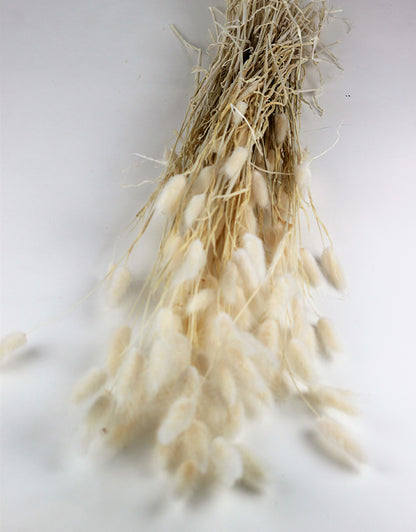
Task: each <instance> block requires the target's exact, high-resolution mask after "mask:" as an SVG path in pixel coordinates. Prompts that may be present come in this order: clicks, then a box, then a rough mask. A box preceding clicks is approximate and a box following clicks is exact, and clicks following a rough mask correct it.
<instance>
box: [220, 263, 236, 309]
mask: <svg viewBox="0 0 416 532" xmlns="http://www.w3.org/2000/svg"><path fill="white" fill-rule="evenodd" d="M239 282H240V274H239V272H238V267H237V265H236V264H235V263H234V262H232V261H229V262H227V264H226V265H225V268H224V271H223V273H222V275H221V279H220V290H221V294H222V296H223V298H224V300H225V302H226V303H227V304H229V305H234V304H235V303H236V301H237V290H236V288H237V285H238V284H239Z"/></svg>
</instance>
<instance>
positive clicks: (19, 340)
mask: <svg viewBox="0 0 416 532" xmlns="http://www.w3.org/2000/svg"><path fill="white" fill-rule="evenodd" d="M26 343H27V338H26V334H25V333H24V332H21V331H17V332H13V333H10V334H7V335H6V336H3V338H2V339H1V341H0V359H1V358H2V357H3V356H5V355H6V354H7V353H11V352H12V351H15V350H16V349H19V347H22V346H24V345H25V344H26Z"/></svg>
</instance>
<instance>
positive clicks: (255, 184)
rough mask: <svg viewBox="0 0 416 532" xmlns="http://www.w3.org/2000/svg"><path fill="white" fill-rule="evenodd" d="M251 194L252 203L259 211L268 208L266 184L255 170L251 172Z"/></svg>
mask: <svg viewBox="0 0 416 532" xmlns="http://www.w3.org/2000/svg"><path fill="white" fill-rule="evenodd" d="M251 194H252V198H253V201H254V203H255V204H256V205H258V206H259V207H260V208H261V209H267V208H268V207H269V205H270V197H269V190H268V188H267V184H266V181H265V179H264V177H263V175H262V174H261V173H260V172H258V171H257V170H254V172H253V177H252V183H251Z"/></svg>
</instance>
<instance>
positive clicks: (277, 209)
mask: <svg viewBox="0 0 416 532" xmlns="http://www.w3.org/2000/svg"><path fill="white" fill-rule="evenodd" d="M328 16H329V11H328V9H327V6H326V3H325V1H310V2H301V1H300V0H238V1H237V0H227V11H226V15H225V20H224V24H223V26H220V25H219V24H218V23H217V28H220V31H218V33H217V40H216V42H215V43H214V44H213V45H212V49H214V50H215V51H216V52H215V53H216V55H215V58H214V60H213V62H212V64H211V66H210V67H209V69H208V70H207V71H204V72H203V75H202V79H201V80H200V81H199V83H198V85H197V88H196V91H195V94H194V96H193V98H192V100H191V103H190V106H189V110H188V113H187V117H186V119H185V121H184V124H183V126H182V128H181V130H180V132H179V134H178V137H177V140H176V143H175V145H174V147H173V149H172V150H171V151H170V152H169V156H168V160H167V163H166V168H165V171H164V173H163V175H162V176H161V179H160V182H159V185H158V186H157V188H156V190H155V191H154V193H153V194H152V195H151V197H150V199H149V200H148V202H147V203H146V205H145V206H144V207H143V208H142V210H141V211H140V212H139V213H138V214H137V238H136V239H135V240H134V242H133V243H132V245H131V247H130V249H129V250H128V252H127V254H126V257H125V258H126V262H128V260H129V259H130V258H131V256H132V254H133V253H134V251H135V249H136V244H137V242H138V241H139V239H140V237H141V235H142V234H143V232H144V231H145V230H146V228H147V227H148V225H149V223H150V221H151V219H152V217H153V216H154V214H155V213H158V214H163V215H165V216H166V228H165V232H164V235H163V238H162V242H161V245H160V251H159V255H158V258H157V261H156V264H155V266H154V268H153V271H152V273H151V275H150V277H149V279H148V281H147V283H146V285H145V287H144V289H143V292H142V293H141V294H140V296H139V297H138V299H137V302H136V304H135V306H134V309H133V311H132V312H131V314H130V315H131V316H132V319H131V323H130V324H129V325H130V326H131V327H132V329H133V335H132V338H131V339H130V328H128V327H127V326H126V327H123V328H120V329H119V330H118V331H117V332H116V335H115V337H114V338H113V341H112V345H111V348H110V352H109V355H108V361H107V371H108V374H109V380H108V381H107V382H106V390H105V392H104V393H102V395H100V396H99V397H98V398H97V399H96V400H95V403H93V405H92V407H91V409H90V413H89V415H88V420H89V421H90V423H91V424H92V425H94V426H96V427H97V428H98V429H99V434H100V435H101V437H103V438H105V439H107V440H108V441H109V442H111V441H116V442H117V445H122V444H123V443H128V442H129V441H130V440H131V437H132V435H136V434H139V433H140V431H141V430H146V428H147V429H149V428H150V429H151V430H152V431H153V434H154V435H155V440H156V439H157V444H156V447H157V449H158V452H159V455H160V456H161V457H162V458H163V462H164V464H165V465H166V467H167V468H168V469H169V470H172V471H175V472H176V480H177V485H178V488H179V489H180V490H183V489H184V488H186V486H187V485H189V487H194V485H195V483H196V482H197V481H199V480H200V479H202V478H203V477H204V476H207V475H208V476H211V477H215V478H217V479H219V480H221V481H222V482H224V483H225V484H227V485H232V484H233V483H234V482H236V481H238V480H241V481H244V482H247V483H248V484H250V485H256V486H257V484H259V483H260V482H261V480H262V478H263V474H262V472H261V470H260V468H259V466H258V465H257V462H256V461H255V460H254V459H253V458H252V457H251V456H250V455H249V454H248V453H247V452H246V451H245V450H244V449H242V448H241V447H239V446H236V445H235V444H234V443H233V441H232V439H233V437H234V435H235V434H236V433H237V432H238V430H239V429H240V427H241V424H242V423H243V421H244V419H245V416H247V415H251V414H253V413H257V412H259V411H260V410H261V409H262V408H264V407H266V406H270V404H271V403H272V401H273V396H275V397H276V398H278V399H281V398H282V397H284V396H286V395H288V394H290V393H294V394H300V395H301V396H302V397H303V399H304V400H305V403H306V404H308V406H309V407H310V408H311V410H313V411H314V412H315V413H316V411H315V409H314V408H313V406H312V405H311V403H310V402H309V401H308V399H307V396H306V395H304V393H302V391H301V390H305V387H306V389H308V387H309V385H311V380H312V379H313V378H314V372H313V371H312V369H313V361H314V358H315V357H314V355H315V351H316V345H317V342H316V338H315V333H316V330H317V331H318V332H319V341H320V342H321V343H324V344H325V345H326V347H327V348H328V349H331V350H333V349H335V347H336V346H335V337H334V336H333V334H332V330H330V329H329V326H328V323H327V322H326V321H322V320H320V321H318V325H317V328H316V330H315V328H314V325H315V323H314V322H315V321H317V318H318V317H317V318H315V320H311V318H310V317H309V315H310V314H311V310H312V308H311V305H310V297H309V296H310V290H311V287H315V286H317V285H318V284H319V283H320V282H321V281H322V280H323V277H322V275H321V273H320V269H319V266H318V262H316V261H315V258H314V257H313V256H312V254H311V253H310V252H309V251H308V250H306V249H304V248H303V246H302V242H301V235H300V232H299V221H300V215H301V212H302V210H307V209H310V210H311V211H312V212H313V213H315V208H314V206H313V204H312V200H311V199H310V194H309V195H308V199H305V197H307V195H306V194H305V193H304V192H305V190H304V189H305V187H308V182H309V178H310V175H309V172H310V170H309V165H308V164H307V162H305V161H304V150H303V149H302V146H301V144H300V140H299V129H300V109H301V105H302V103H307V104H308V105H311V106H315V107H316V106H317V104H316V102H315V101H314V99H313V98H307V95H306V92H304V90H303V88H302V83H303V80H304V78H305V76H306V73H307V69H308V68H314V67H316V68H317V66H316V65H317V59H318V58H319V57H320V55H322V56H325V58H326V59H331V58H332V56H331V54H330V52H329V51H328V49H327V48H325V47H324V46H323V45H322V44H321V41H320V34H321V29H322V27H323V25H324V24H325V23H326V22H327V19H328ZM317 222H318V225H319V226H320V228H322V224H321V222H320V221H319V219H317ZM323 233H325V231H323ZM319 265H320V266H321V268H322V270H323V273H324V275H325V277H326V278H327V279H328V280H329V282H330V283H332V285H333V286H335V287H336V288H339V289H342V288H343V287H344V280H343V276H342V273H341V270H340V267H339V265H338V263H337V261H336V259H335V256H334V254H333V251H332V247H328V248H327V249H326V250H325V251H324V253H323V255H322V259H321V261H320V262H319ZM129 283H130V275H129V270H120V274H119V276H118V279H116V281H115V284H113V288H112V290H113V292H115V296H114V297H113V298H112V299H113V300H118V299H120V298H121V297H122V296H123V295H124V293H125V291H126V290H127V287H128V285H129ZM311 321H313V322H311ZM140 322H141V325H139V323H140ZM130 344H131V345H133V346H135V347H134V349H135V351H134V353H135V354H134V355H132V354H129V350H130V349H131V347H130ZM99 377H100V374H99V373H97V374H96V373H94V374H93V375H92V376H91V377H90V378H88V379H87V381H85V382H87V384H86V385H85V386H87V388H88V389H89V386H88V383H89V382H90V379H91V380H92V381H93V384H91V390H94V391H95V390H97V391H98V390H99V389H100V387H101V379H100V378H99ZM310 390H311V394H312V390H313V391H314V393H315V395H317V392H316V388H312V387H311V388H310ZM79 394H80V395H81V396H84V395H85V393H84V389H83V387H82V386H81V392H78V395H79ZM317 397H318V399H320V400H322V401H323V402H329V403H332V404H334V403H335V406H337V405H338V406H339V405H341V407H343V404H341V400H340V399H339V398H338V397H336V396H335V395H334V394H332V395H331V394H329V392H327V393H326V395H323V392H322V393H321V394H320V395H317ZM322 398H323V399H322ZM315 399H316V398H315ZM324 428H325V429H326V428H327V426H326V425H324ZM102 429H105V430H104V431H103V430H102ZM321 429H322V427H321ZM325 432H326V433H328V432H329V431H328V430H325ZM338 440H340V438H337V441H338ZM344 447H347V446H346V445H344ZM350 449H351V445H349V446H348V450H350Z"/></svg>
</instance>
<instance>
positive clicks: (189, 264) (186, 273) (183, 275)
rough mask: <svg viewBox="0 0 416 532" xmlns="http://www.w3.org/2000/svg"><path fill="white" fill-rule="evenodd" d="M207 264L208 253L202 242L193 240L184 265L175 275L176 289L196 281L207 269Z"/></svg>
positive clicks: (174, 284)
mask: <svg viewBox="0 0 416 532" xmlns="http://www.w3.org/2000/svg"><path fill="white" fill-rule="evenodd" d="M206 262H207V253H206V251H205V249H204V247H203V245H202V242H201V240H199V239H195V240H193V241H192V242H191V243H190V244H189V247H188V251H187V254H186V256H185V258H184V261H183V263H182V264H181V266H180V267H179V268H178V270H177V272H176V273H175V275H174V278H173V280H172V286H173V287H176V286H179V285H180V284H182V283H184V282H185V281H192V280H193V279H195V278H196V277H197V276H198V275H199V274H200V273H201V270H202V269H203V268H204V267H205V265H206Z"/></svg>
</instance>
